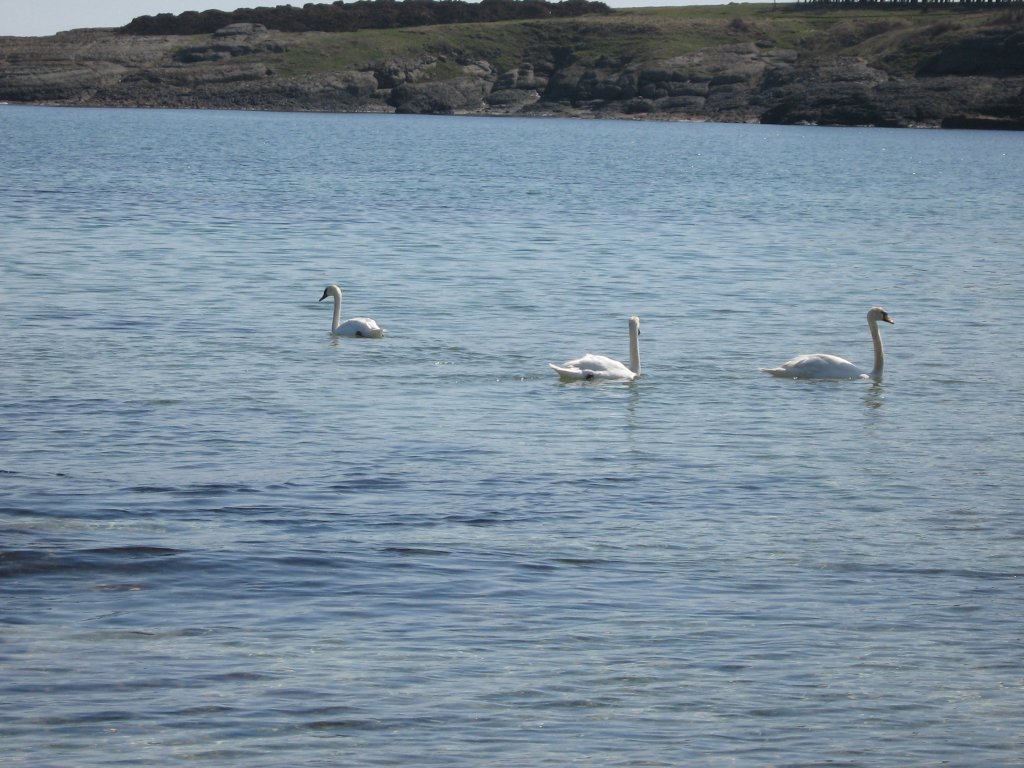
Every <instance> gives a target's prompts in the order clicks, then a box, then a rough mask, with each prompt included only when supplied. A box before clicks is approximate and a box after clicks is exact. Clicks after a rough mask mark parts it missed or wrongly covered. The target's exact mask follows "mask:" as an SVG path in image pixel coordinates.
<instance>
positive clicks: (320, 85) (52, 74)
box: [0, 24, 1024, 130]
mask: <svg viewBox="0 0 1024 768" xmlns="http://www.w3.org/2000/svg"><path fill="white" fill-rule="evenodd" d="M892 26H893V25H891V24H888V25H883V27H880V28H883V29H891V28H892ZM854 32H856V30H854V31H853V32H850V34H851V35H853V39H856V35H855V34H854ZM310 34H313V35H319V34H323V33H310ZM837 34H846V33H844V32H843V31H842V29H839V31H838V32H837ZM948 34H950V33H948V32H943V31H942V30H941V29H939V31H937V32H934V33H932V35H931V37H929V36H928V35H924V34H921V35H919V36H918V38H913V39H911V41H910V43H908V46H910V47H911V48H913V46H918V47H920V49H921V50H920V51H916V53H915V55H916V59H914V61H915V62H916V63H915V64H914V66H913V68H912V69H911V70H909V71H908V70H907V68H906V67H904V68H903V69H902V70H901V69H899V68H898V67H895V66H890V65H889V64H887V63H886V61H884V60H876V59H870V58H867V57H865V56H860V55H857V56H854V55H829V54H827V53H822V52H821V51H820V50H819V51H817V52H815V53H810V52H808V51H797V50H792V49H787V48H783V47H778V46H776V45H775V44H774V43H772V42H771V41H768V40H763V41H758V42H756V43H750V42H748V43H737V44H732V45H718V46H710V47H707V48H704V49H701V50H698V51H694V52H691V53H687V54H685V55H682V56H677V57H674V58H669V59H665V60H662V61H656V62H650V61H648V62H643V63H640V62H636V63H634V62H633V61H632V60H631V59H630V58H629V57H623V56H610V55H606V56H598V57H596V58H591V59H589V60H585V59H584V58H583V57H581V56H580V55H578V54H577V53H576V52H574V51H573V50H572V49H571V48H569V47H567V46H552V47H550V48H547V49H544V48H540V49H538V50H535V51H533V52H531V53H530V54H529V56H528V57H526V58H524V60H523V61H522V62H521V63H520V64H519V65H518V66H516V67H514V68H512V69H508V70H505V71H499V70H497V69H495V68H494V67H493V66H492V65H491V64H490V63H489V62H487V61H484V60H482V59H480V58H474V57H472V56H469V55H465V54H462V53H460V52H458V51H447V52H445V53H444V54H440V53H428V52H423V53H420V54H418V55H414V56H409V57H403V58H391V59H386V60H383V61H380V60H378V61H376V62H372V61H369V60H368V61H367V63H366V64H365V65H356V66H354V67H353V68H351V69H345V70H333V71H326V72H324V71H316V70H315V68H314V69H313V70H312V71H309V72H307V73H305V74H286V73H281V72H278V71H277V69H278V62H280V61H282V60H287V59H286V57H284V58H283V57H282V54H285V53H286V52H288V51H289V48H290V46H293V45H298V44H300V43H301V41H302V39H303V38H302V37H301V35H297V34H284V33H280V32H275V31H272V30H270V31H268V30H267V29H265V28H264V27H263V26H262V25H259V24H233V25H230V26H228V27H224V28H222V29H220V30H218V31H217V32H216V33H214V34H212V35H208V36H206V38H205V39H202V38H199V39H198V40H197V38H195V37H188V38H184V37H174V36H167V37H157V36H151V37H138V36H122V35H117V34H115V33H114V32H112V31H110V30H77V31H74V32H70V33H62V34H60V35H56V36H54V37H52V38H3V39H0V43H2V45H0V100H3V101H9V102H36V103H39V102H42V103H53V104H68V105H115V106H170V107H210V108H228V109H232V108H233V109H274V110H307V111H308V110H315V111H341V112H401V113H414V114H446V115H450V114H493V115H510V114H521V115H540V114H549V115H574V116H594V117H630V118H644V119H661V120H666V119H677V120H683V119H685V120H710V121H717V122H765V123H779V124H792V123H814V124H827V125H879V126H899V127H905V126H936V127H938V126H947V127H980V128H998V129H1015V130H1019V129H1020V128H1021V126H1022V125H1024V32H1021V31H1019V26H1018V27H1017V28H1014V27H1013V26H1012V25H1011V26H1006V27H999V28H995V27H993V28H986V27H979V28H978V29H975V30H973V31H971V32H970V33H965V34H959V35H958V36H955V37H951V38H950V39H949V40H946V39H945V38H944V35H948ZM936 36H938V37H939V40H938V42H935V40H934V39H933V38H934V37H936ZM915 50H916V49H915ZM899 72H901V73H902V74H896V73H899Z"/></svg>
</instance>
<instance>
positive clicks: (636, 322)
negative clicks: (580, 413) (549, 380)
mask: <svg viewBox="0 0 1024 768" xmlns="http://www.w3.org/2000/svg"><path fill="white" fill-rule="evenodd" d="M548 365H549V366H551V368H553V369H554V370H555V372H556V373H558V376H559V377H560V378H561V379H562V380H563V381H593V380H597V381H601V380H618V381H632V380H633V379H635V378H636V377H637V376H639V375H640V318H639V317H637V316H636V315H633V317H631V318H629V367H626V366H625V365H623V364H622V363H620V362H619V361H618V360H613V359H612V358H610V357H605V356H604V355H590V354H587V355H584V356H583V357H578V358H576V359H575V360H570V361H568V362H566V363H562V364H561V365H555V364H554V363H548Z"/></svg>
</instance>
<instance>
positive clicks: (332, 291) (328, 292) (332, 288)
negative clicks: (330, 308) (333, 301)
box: [319, 284, 341, 301]
mask: <svg viewBox="0 0 1024 768" xmlns="http://www.w3.org/2000/svg"><path fill="white" fill-rule="evenodd" d="M328 296H335V297H337V298H339V299H340V298H341V288H339V287H338V286H336V285H333V284H332V285H328V286H327V287H326V288H324V295H323V296H321V297H320V298H319V301H323V300H324V299H326V298H327V297H328Z"/></svg>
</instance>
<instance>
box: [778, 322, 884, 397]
mask: <svg viewBox="0 0 1024 768" xmlns="http://www.w3.org/2000/svg"><path fill="white" fill-rule="evenodd" d="M879 321H881V322H883V323H889V324H890V325H895V323H894V322H893V319H892V318H891V317H889V313H888V312H886V311H885V310H884V309H882V308H881V307H872V308H871V309H869V310H868V328H869V329H870V330H871V342H872V344H873V345H874V348H875V365H874V368H872V369H871V370H870V371H865V370H864V369H863V368H860V367H859V366H856V365H854V364H853V363H851V362H850V361H849V360H846V359H844V358H842V357H837V356H836V355H824V354H814V355H798V356H797V357H794V358H793V359H792V360H788V361H787V362H785V363H783V364H782V365H780V366H779V367H778V368H762V369H761V371H762V372H764V373H770V374H771V375H772V376H778V377H780V378H784V379H879V378H881V377H882V366H883V365H884V364H885V351H884V350H883V348H882V335H881V333H879V331H878V323H879Z"/></svg>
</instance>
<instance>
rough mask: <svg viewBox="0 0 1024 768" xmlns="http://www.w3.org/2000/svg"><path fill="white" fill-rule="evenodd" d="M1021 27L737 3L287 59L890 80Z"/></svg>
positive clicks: (423, 33)
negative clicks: (855, 64) (555, 62)
mask: <svg viewBox="0 0 1024 768" xmlns="http://www.w3.org/2000/svg"><path fill="white" fill-rule="evenodd" d="M1014 23H1016V24H1022V25H1024V13H1022V12H1020V11H1017V12H1013V11H1007V10H999V11H966V10H964V9H961V8H945V9H930V10H928V11H922V10H919V9H911V8H874V9H865V10H861V9H813V8H809V7H808V8H805V7H803V6H796V5H791V4H785V5H774V4H769V3H763V4H748V3H743V4H737V3H733V4H729V5H722V6H689V7H674V8H638V9H624V10H619V11H616V12H614V13H613V14H612V15H610V16H595V17H585V18H578V19H544V20H536V21H514V22H495V23H490V24H457V25H451V26H433V27H417V28H406V29H392V30H363V31H360V32H353V33H337V34H316V33H314V34H309V35H304V36H300V37H299V38H298V39H297V40H296V41H295V42H294V43H292V44H291V45H290V46H289V50H288V51H287V52H286V53H284V54H282V55H281V57H280V59H279V62H278V63H279V65H280V67H281V68H282V72H286V73H289V74H299V73H310V72H326V71H333V70H338V69H349V68H354V67H358V66H361V65H363V64H365V63H366V62H367V61H370V60H385V59H390V58H404V57H410V56H415V55H417V54H419V53H422V52H429V53H431V54H438V53H440V54H452V53H460V54H463V55H465V56H467V57H470V58H479V59H486V60H487V61H490V62H492V63H494V64H495V65H496V66H497V67H498V68H510V67H514V66H516V65H517V64H518V63H519V62H520V61H524V60H530V59H532V58H535V57H536V56H537V54H538V52H541V51H551V50H558V49H565V50H571V51H572V53H573V54H574V55H575V56H576V57H577V58H578V59H580V60H582V61H589V62H593V61H596V60H598V59H599V58H601V57H614V58H617V59H619V60H620V61H622V62H626V63H634V64H644V63H647V62H656V61H661V60H664V59H669V58H673V57H676V56H681V55H684V54H688V53H692V52H694V51H698V50H701V49H704V48H708V47H711V46H718V45H728V44H735V43H758V44H762V45H764V44H771V45H773V46H775V47H780V48H792V49H796V50H799V51H800V52H801V54H803V55H806V56H814V55H816V54H828V55H835V54H836V53H839V52H843V53H848V54H850V55H860V56H865V57H866V58H869V59H870V60H872V61H877V62H881V63H882V64H883V66H884V68H885V69H886V70H887V71H891V73H892V74H896V75H905V74H908V73H909V72H912V71H913V68H914V67H915V66H916V65H917V63H918V61H919V60H920V59H921V58H922V57H923V56H925V55H928V54H929V53H930V52H934V51H938V50H940V49H941V48H942V46H943V44H944V41H943V38H944V37H948V36H951V35H956V34H962V33H963V32H964V31H965V30H970V29H972V28H977V27H983V26H985V25H989V24H1014Z"/></svg>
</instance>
